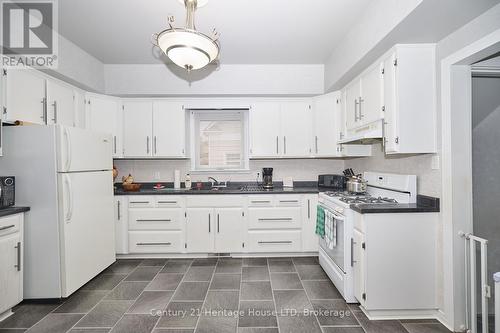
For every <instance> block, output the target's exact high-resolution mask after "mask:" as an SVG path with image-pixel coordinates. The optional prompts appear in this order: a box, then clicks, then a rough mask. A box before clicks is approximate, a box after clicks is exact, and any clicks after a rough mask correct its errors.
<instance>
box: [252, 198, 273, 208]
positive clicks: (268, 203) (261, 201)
mask: <svg viewBox="0 0 500 333" xmlns="http://www.w3.org/2000/svg"><path fill="white" fill-rule="evenodd" d="M273 205H274V196H272V195H250V196H249V198H248V207H272V206H273Z"/></svg>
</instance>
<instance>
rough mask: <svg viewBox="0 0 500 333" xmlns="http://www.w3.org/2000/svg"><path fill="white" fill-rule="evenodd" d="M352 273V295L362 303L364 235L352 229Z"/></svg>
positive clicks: (363, 289) (363, 287) (363, 288)
mask: <svg viewBox="0 0 500 333" xmlns="http://www.w3.org/2000/svg"><path fill="white" fill-rule="evenodd" d="M352 241H353V242H354V244H353V254H352V255H353V263H354V265H353V275H354V297H356V299H357V300H358V301H359V303H361V304H364V303H365V300H364V299H363V294H364V293H365V268H364V267H365V253H364V249H363V244H364V242H365V235H364V234H362V233H361V232H359V231H358V230H357V229H354V237H353V240H352Z"/></svg>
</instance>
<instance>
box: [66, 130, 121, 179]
mask: <svg viewBox="0 0 500 333" xmlns="http://www.w3.org/2000/svg"><path fill="white" fill-rule="evenodd" d="M56 129H57V140H58V141H57V148H58V153H57V164H58V166H57V171H59V172H75V171H95V170H111V169H112V168H113V158H112V148H113V139H112V137H111V135H109V134H108V133H102V132H95V131H88V130H84V129H80V128H76V127H63V126H57V127H56ZM89 152H92V154H89Z"/></svg>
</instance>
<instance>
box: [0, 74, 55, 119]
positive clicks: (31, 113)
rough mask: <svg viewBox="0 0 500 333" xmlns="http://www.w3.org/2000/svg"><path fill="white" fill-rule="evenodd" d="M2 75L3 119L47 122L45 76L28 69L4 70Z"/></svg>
mask: <svg viewBox="0 0 500 333" xmlns="http://www.w3.org/2000/svg"><path fill="white" fill-rule="evenodd" d="M3 75H4V76H5V82H6V101H5V104H6V109H5V110H4V112H5V117H4V121H12V122H13V121H16V120H21V121H24V122H29V123H34V124H47V122H48V117H49V116H48V110H47V99H46V95H45V84H46V79H45V77H44V76H43V75H42V74H41V73H39V72H37V71H35V70H30V69H22V70H21V69H16V70H5V71H4V72H3Z"/></svg>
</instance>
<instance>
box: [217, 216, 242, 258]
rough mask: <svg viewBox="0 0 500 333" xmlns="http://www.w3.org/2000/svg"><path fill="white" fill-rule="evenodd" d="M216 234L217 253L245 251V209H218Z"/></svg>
mask: <svg viewBox="0 0 500 333" xmlns="http://www.w3.org/2000/svg"><path fill="white" fill-rule="evenodd" d="M215 232H216V233H215V252H241V251H242V250H243V209H241V208H221V209H217V210H216V211H215Z"/></svg>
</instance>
